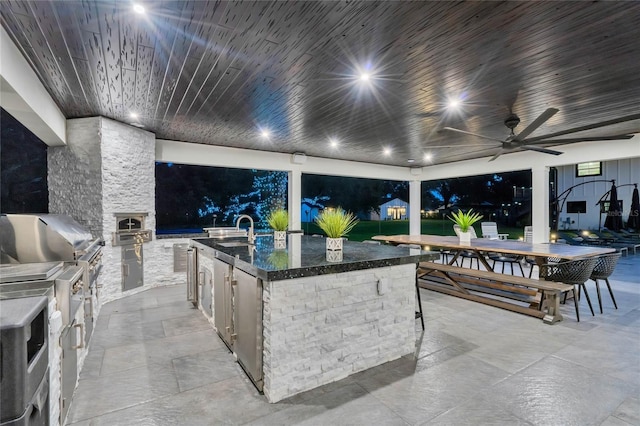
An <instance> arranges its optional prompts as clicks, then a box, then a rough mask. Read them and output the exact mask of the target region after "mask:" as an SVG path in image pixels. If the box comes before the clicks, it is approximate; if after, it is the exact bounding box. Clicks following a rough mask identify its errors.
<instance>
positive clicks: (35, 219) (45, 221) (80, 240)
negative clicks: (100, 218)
mask: <svg viewBox="0 0 640 426" xmlns="http://www.w3.org/2000/svg"><path fill="white" fill-rule="evenodd" d="M90 245H91V233H90V232H88V231H87V230H86V228H84V227H83V226H82V225H80V224H79V223H78V222H76V221H75V220H74V219H73V218H71V217H70V216H66V215H58V214H5V215H0V250H1V253H0V254H1V259H0V262H1V263H36V262H51V261H57V260H62V261H75V260H76V259H77V257H78V256H79V255H80V254H82V253H83V252H84V251H85V250H86V249H87V247H89V246H90Z"/></svg>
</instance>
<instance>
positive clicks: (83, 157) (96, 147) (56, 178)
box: [47, 117, 103, 238]
mask: <svg viewBox="0 0 640 426" xmlns="http://www.w3.org/2000/svg"><path fill="white" fill-rule="evenodd" d="M100 121H101V119H100V117H91V118H78V119H75V120H67V146H50V147H48V148H47V166H48V176H47V183H48V185H49V212H50V213H58V214H66V215H69V216H71V217H73V218H74V219H75V220H76V221H78V222H79V223H80V224H82V225H84V226H86V227H87V228H88V229H89V230H90V231H91V234H92V235H93V237H94V238H98V237H101V236H102V233H103V224H102V209H103V207H102V173H101V169H102V156H101V153H100V141H101V139H102V129H101V126H100Z"/></svg>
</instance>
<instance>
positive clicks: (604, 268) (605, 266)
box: [590, 252, 622, 313]
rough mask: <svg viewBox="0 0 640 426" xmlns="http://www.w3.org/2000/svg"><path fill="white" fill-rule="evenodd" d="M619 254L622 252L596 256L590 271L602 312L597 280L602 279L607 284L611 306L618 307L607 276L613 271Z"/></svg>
mask: <svg viewBox="0 0 640 426" xmlns="http://www.w3.org/2000/svg"><path fill="white" fill-rule="evenodd" d="M621 255H622V253H620V252H615V253H611V254H605V255H602V256H600V257H598V260H597V262H596V265H595V266H594V268H593V272H591V277H590V278H591V279H592V280H593V281H595V282H596V291H597V292H598V304H599V305H600V313H602V298H601V297H600V284H599V283H598V280H604V282H605V283H606V284H607V289H609V295H611V300H612V301H613V306H615V308H616V309H618V304H617V303H616V298H615V297H613V291H612V290H611V284H610V283H609V277H610V276H611V274H612V273H613V270H614V269H615V268H616V264H617V263H618V260H619V259H620V256H621Z"/></svg>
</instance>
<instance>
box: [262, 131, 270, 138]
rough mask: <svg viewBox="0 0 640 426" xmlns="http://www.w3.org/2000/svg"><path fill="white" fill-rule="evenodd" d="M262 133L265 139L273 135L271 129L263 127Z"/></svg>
mask: <svg viewBox="0 0 640 426" xmlns="http://www.w3.org/2000/svg"><path fill="white" fill-rule="evenodd" d="M260 134H261V135H262V137H263V138H265V139H269V136H271V132H270V131H269V129H263V130H262V132H260Z"/></svg>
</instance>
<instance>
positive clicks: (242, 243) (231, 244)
mask: <svg viewBox="0 0 640 426" xmlns="http://www.w3.org/2000/svg"><path fill="white" fill-rule="evenodd" d="M218 244H219V245H221V246H222V247H247V246H250V245H252V244H249V243H248V242H247V241H229V242H228V243H218Z"/></svg>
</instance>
